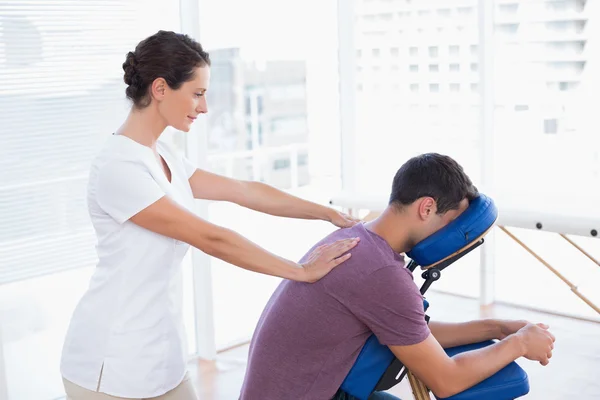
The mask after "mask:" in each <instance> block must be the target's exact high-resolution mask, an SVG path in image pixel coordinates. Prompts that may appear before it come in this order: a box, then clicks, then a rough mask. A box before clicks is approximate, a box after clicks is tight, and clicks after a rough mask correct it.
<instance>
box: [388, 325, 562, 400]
mask: <svg viewBox="0 0 600 400" xmlns="http://www.w3.org/2000/svg"><path fill="white" fill-rule="evenodd" d="M553 343H554V336H552V334H551V333H550V332H548V331H547V326H545V325H543V324H538V325H533V324H528V325H527V326H525V327H524V328H522V329H520V330H519V331H518V332H517V333H515V334H512V335H510V336H508V337H507V338H506V339H504V340H502V341H500V342H497V343H495V344H493V345H491V346H487V347H484V348H481V349H478V350H473V351H468V352H464V353H461V354H457V355H455V356H454V357H448V355H447V354H446V353H445V352H444V349H443V348H442V346H441V345H440V343H439V342H438V341H437V340H436V338H435V337H434V336H433V334H432V335H429V336H428V337H427V339H425V340H424V341H422V342H421V343H418V344H414V345H409V346H389V347H390V349H391V350H392V352H393V353H394V354H395V355H396V357H398V359H399V360H400V361H402V363H403V364H404V365H405V366H406V367H407V368H408V369H409V370H410V371H412V372H413V373H414V374H415V375H416V376H417V377H418V378H419V379H421V380H422V381H423V383H424V384H425V385H426V386H427V387H429V388H430V389H431V391H432V392H433V393H434V394H435V395H436V396H438V397H450V396H453V395H455V394H457V393H460V392H462V391H464V390H466V389H468V388H470V387H471V386H473V385H475V384H477V383H479V382H481V381H483V380H484V379H486V378H488V377H490V376H492V375H493V374H495V373H496V372H498V371H499V370H501V369H502V368H504V367H505V366H506V365H508V364H509V363H510V362H512V361H514V360H516V359H517V358H519V357H522V356H524V357H526V358H528V359H530V360H535V361H539V362H540V363H541V364H542V365H547V364H548V362H549V361H548V359H549V358H550V357H552V348H553V347H554V345H553Z"/></svg>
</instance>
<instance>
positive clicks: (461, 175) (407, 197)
mask: <svg viewBox="0 0 600 400" xmlns="http://www.w3.org/2000/svg"><path fill="white" fill-rule="evenodd" d="M478 195H479V192H478V191H477V188H476V187H475V186H474V185H473V183H472V182H471V179H470V178H469V177H468V176H467V174H465V172H464V170H463V168H462V167H461V166H460V165H459V164H458V163H457V162H456V161H455V160H453V159H452V158H451V157H448V156H445V155H442V154H438V153H426V154H421V155H419V156H416V157H413V158H411V159H410V160H408V161H407V162H405V163H404V164H403V165H402V166H401V167H400V169H399V170H398V172H396V176H394V183H393V184H392V194H391V195H390V201H389V204H390V205H396V206H398V207H402V206H406V205H409V204H412V203H413V202H414V201H416V200H417V199H419V198H421V197H432V198H433V199H434V200H435V201H436V203H437V212H438V214H443V213H445V212H447V211H449V210H455V209H457V208H458V206H459V204H460V202H461V201H462V200H463V199H465V198H467V199H468V200H469V201H471V200H473V199H475V198H476V197H477V196H478Z"/></svg>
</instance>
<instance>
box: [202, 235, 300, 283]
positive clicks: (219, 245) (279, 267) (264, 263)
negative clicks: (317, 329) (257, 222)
mask: <svg viewBox="0 0 600 400" xmlns="http://www.w3.org/2000/svg"><path fill="white" fill-rule="evenodd" d="M197 247H198V248H201V249H202V250H203V251H204V252H205V253H207V254H208V255H210V256H213V257H216V258H219V259H221V260H223V261H225V262H228V263H230V264H233V265H236V266H238V267H241V268H244V269H247V270H249V271H254V272H259V273H262V274H266V275H271V276H277V277H280V278H284V279H289V280H293V281H306V276H305V270H304V268H302V266H301V265H300V264H298V263H295V262H292V261H290V260H287V259H285V258H283V257H279V256H277V255H275V254H273V253H271V252H269V251H267V250H265V249H263V248H262V247H260V246H258V245H257V244H255V243H253V242H251V241H250V240H248V239H246V238H244V237H243V236H242V235H240V234H238V233H236V232H234V231H232V230H230V229H226V228H221V227H219V229H218V231H215V234H214V235H212V236H211V238H210V240H208V241H203V243H201V244H198V245H197Z"/></svg>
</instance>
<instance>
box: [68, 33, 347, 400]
mask: <svg viewBox="0 0 600 400" xmlns="http://www.w3.org/2000/svg"><path fill="white" fill-rule="evenodd" d="M123 69H124V71H125V76H124V80H125V83H126V84H127V89H126V94H127V97H128V98H129V99H131V101H132V102H133V106H132V109H131V112H130V114H129V116H128V117H127V119H126V121H125V122H124V124H123V125H122V126H121V128H120V129H119V130H118V131H117V132H115V134H113V135H111V136H110V137H109V138H108V140H107V143H106V145H105V146H104V148H103V149H102V150H101V151H100V152H99V154H98V156H97V157H96V159H95V160H94V162H93V163H92V166H91V170H90V176H89V184H88V208H89V213H90V217H91V221H92V224H93V226H94V229H95V230H96V235H97V237H98V245H97V252H98V258H99V261H98V265H97V268H96V269H95V271H94V275H93V277H92V279H91V282H90V286H89V289H88V290H87V292H86V293H85V295H84V296H83V298H82V299H81V301H80V303H79V304H78V305H77V307H76V309H75V312H74V315H73V317H72V320H71V323H70V326H69V330H68V332H67V337H66V340H65V344H64V347H63V354H62V360H61V373H62V375H63V382H64V385H65V390H66V393H67V398H68V399H70V400H88V399H89V400H91V399H94V400H100V399H109V398H110V399H114V398H115V397H117V398H128V399H146V398H158V399H173V400H174V399H177V400H190V399H196V395H195V394H194V390H193V388H192V385H191V383H190V381H189V378H188V377H187V374H186V356H187V351H186V348H185V339H184V328H183V318H182V316H181V287H180V284H181V283H180V269H181V268H180V263H181V260H182V258H183V257H184V255H185V253H186V252H187V250H188V248H189V245H192V246H194V247H196V248H198V249H200V250H202V251H204V252H205V253H207V254H209V255H211V256H214V257H218V258H220V259H222V260H224V261H227V262H228V263H231V264H234V265H236V266H238V267H241V268H244V269H248V270H251V271H255V272H259V273H263V274H268V275H274V276H279V277H282V278H285V279H292V280H297V281H303V282H315V281H317V280H319V279H320V278H322V277H323V276H324V275H326V274H327V273H328V272H329V271H331V269H332V268H334V267H335V266H337V265H339V264H340V263H342V262H343V261H345V260H347V259H348V258H349V257H350V254H349V253H348V250H350V249H351V248H352V247H354V246H355V245H356V243H357V241H356V240H354V239H351V240H344V241H339V242H337V243H335V244H333V245H330V246H328V247H323V248H318V249H315V251H314V253H312V256H311V258H310V260H309V262H307V263H306V264H304V265H299V264H297V263H295V262H292V261H289V260H286V259H284V258H281V257H278V256H276V255H273V254H271V253H269V252H267V251H265V250H263V249H262V248H260V247H258V246H257V245H255V244H254V243H252V242H250V241H249V240H246V239H245V238H244V237H242V236H240V235H239V234H237V233H235V232H233V231H231V230H228V229H225V228H222V227H220V226H216V225H213V224H211V223H210V222H207V221H204V220H202V219H200V218H198V217H197V216H196V215H194V214H193V213H192V212H191V211H190V210H192V207H193V199H194V198H196V199H209V200H224V201H230V202H233V203H237V204H239V205H241V206H244V207H248V208H251V209H253V210H256V211H260V212H264V213H268V214H272V215H278V216H284V217H292V218H304V219H323V220H328V221H330V222H332V223H333V224H334V225H336V226H338V227H348V226H351V225H353V224H355V223H356V222H357V221H356V220H354V219H352V218H350V217H348V216H347V215H345V214H342V213H338V212H336V211H335V210H333V209H330V208H327V207H324V206H320V205H318V204H314V203H310V202H307V201H304V200H301V199H299V198H296V197H293V196H291V195H288V194H285V193H283V192H281V191H279V190H276V189H274V188H272V187H269V186H267V185H264V184H261V183H257V182H242V181H237V180H233V179H229V178H225V177H222V176H218V175H215V174H211V173H209V172H206V171H202V170H199V169H196V168H195V167H194V166H193V165H192V164H190V162H189V161H188V160H186V159H185V158H184V157H182V156H181V155H179V154H177V153H176V152H175V151H174V150H173V149H171V148H170V147H169V146H168V145H167V144H165V143H163V142H162V141H161V140H159V138H160V136H161V133H162V132H163V131H164V130H165V128H167V126H172V127H174V128H175V129H178V130H181V131H186V132H187V131H189V129H190V126H191V125H192V123H193V122H194V120H195V119H196V118H197V117H198V115H200V114H203V113H206V112H207V107H206V97H205V95H206V92H207V90H208V86H209V85H208V84H209V77H210V60H209V56H208V54H207V53H206V52H205V51H203V49H202V47H201V46H200V44H198V43H197V42H195V41H193V40H192V39H190V38H189V37H187V36H185V35H181V34H175V33H173V32H164V31H160V32H158V33H156V34H155V35H153V36H150V37H148V38H147V39H145V40H143V41H142V42H140V43H139V44H138V46H137V47H136V49H135V51H134V52H130V53H128V54H127V58H126V60H125V63H124V64H123ZM111 396H112V397H111Z"/></svg>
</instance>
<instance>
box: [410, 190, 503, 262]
mask: <svg viewBox="0 0 600 400" xmlns="http://www.w3.org/2000/svg"><path fill="white" fill-rule="evenodd" d="M497 218H498V209H497V208H496V205H495V204H494V202H493V201H492V199H491V198H489V197H487V196H485V195H484V194H481V193H480V194H479V196H478V197H477V198H476V199H474V200H472V201H471V202H470V203H469V207H468V208H467V209H466V210H465V211H464V212H463V213H462V214H461V215H459V216H458V218H456V219H455V220H454V221H452V222H450V223H449V224H448V225H446V226H445V227H443V228H442V229H440V230H439V231H437V232H435V233H434V234H433V235H431V236H429V237H427V238H425V239H423V240H422V241H420V242H419V243H417V245H415V247H413V248H412V249H411V250H410V251H409V252H407V253H406V255H407V256H408V257H410V258H411V259H412V260H414V261H415V262H416V263H417V264H418V265H420V266H421V267H422V268H425V267H428V266H430V265H432V264H435V263H437V262H439V261H441V260H444V259H446V258H448V257H450V256H451V255H453V254H455V253H456V252H458V251H459V250H461V249H463V248H465V247H466V246H468V245H469V244H471V243H474V242H476V241H477V240H478V239H480V238H481V237H482V236H483V235H484V234H485V233H486V232H487V231H488V230H489V229H490V227H492V225H494V222H495V221H496V219H497Z"/></svg>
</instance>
